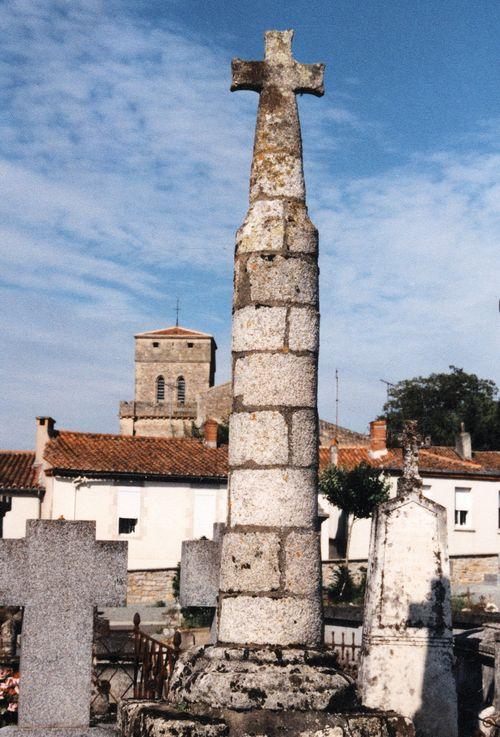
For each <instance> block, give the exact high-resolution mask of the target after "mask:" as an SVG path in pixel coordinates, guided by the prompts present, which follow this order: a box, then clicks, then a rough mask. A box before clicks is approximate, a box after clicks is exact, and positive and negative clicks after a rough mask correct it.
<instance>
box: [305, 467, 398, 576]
mask: <svg viewBox="0 0 500 737" xmlns="http://www.w3.org/2000/svg"><path fill="white" fill-rule="evenodd" d="M319 490H320V493H321V494H323V496H324V497H325V498H326V499H327V500H328V501H329V502H330V504H333V506H334V507H338V508H339V509H341V510H342V511H343V512H345V514H346V516H347V531H346V550H345V561H346V566H347V564H348V562H349V545H350V542H351V535H352V528H353V526H354V523H355V522H356V520H358V519H361V518H367V517H371V516H372V514H373V512H374V511H375V508H376V507H377V506H378V505H379V504H381V503H382V502H386V501H387V500H388V499H389V490H390V484H389V481H388V479H387V477H386V476H384V475H383V474H382V473H381V472H380V469H378V468H372V467H371V466H369V465H368V464H367V463H360V464H359V465H357V466H355V467H354V468H352V469H348V468H343V467H342V466H327V467H326V468H325V469H324V471H322V472H321V474H320V477H319Z"/></svg>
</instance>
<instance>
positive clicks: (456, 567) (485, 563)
mask: <svg viewBox="0 0 500 737" xmlns="http://www.w3.org/2000/svg"><path fill="white" fill-rule="evenodd" d="M342 563H343V561H341V560H326V561H323V563H322V569H323V587H324V588H327V587H328V586H329V585H330V583H332V580H333V576H334V573H335V571H336V570H337V569H338V568H339V566H341V565H342ZM499 565H500V562H499V556H498V555H453V556H450V568H451V587H452V589H454V588H456V587H458V586H467V585H468V584H480V583H485V582H488V578H486V577H487V576H488V577H491V576H499V581H500V570H499ZM367 566H368V561H367V560H351V561H349V570H350V572H351V573H352V575H353V577H354V580H355V582H356V583H359V580H360V577H361V574H362V572H363V571H366V569H367ZM490 582H491V579H490Z"/></svg>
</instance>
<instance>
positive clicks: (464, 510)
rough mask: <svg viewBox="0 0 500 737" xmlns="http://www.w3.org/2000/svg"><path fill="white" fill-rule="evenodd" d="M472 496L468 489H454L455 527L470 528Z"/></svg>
mask: <svg viewBox="0 0 500 737" xmlns="http://www.w3.org/2000/svg"><path fill="white" fill-rule="evenodd" d="M471 511H472V494H471V490H470V489H465V488H463V487H456V488H455V527H470V524H471Z"/></svg>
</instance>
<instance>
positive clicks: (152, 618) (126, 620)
mask: <svg viewBox="0 0 500 737" xmlns="http://www.w3.org/2000/svg"><path fill="white" fill-rule="evenodd" d="M170 610H171V607H168V606H165V607H160V606H138V605H134V606H124V607H107V608H103V609H99V611H100V612H103V616H104V617H106V619H109V621H110V624H111V626H113V627H125V626H127V625H128V626H130V627H132V625H133V621H134V614H135V613H136V612H138V613H139V615H140V617H141V627H149V626H151V625H154V626H163V627H166V626H168V624H169V619H170V618H171V614H170Z"/></svg>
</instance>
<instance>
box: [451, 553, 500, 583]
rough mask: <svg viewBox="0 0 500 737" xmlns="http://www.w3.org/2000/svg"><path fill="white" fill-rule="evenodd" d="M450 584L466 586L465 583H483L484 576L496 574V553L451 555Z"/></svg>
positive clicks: (497, 568) (497, 564)
mask: <svg viewBox="0 0 500 737" xmlns="http://www.w3.org/2000/svg"><path fill="white" fill-rule="evenodd" d="M450 567H451V585H452V587H453V586H466V585H467V584H473V583H483V582H485V580H486V581H487V580H488V579H485V576H498V574H499V556H498V555H463V556H451V557H450Z"/></svg>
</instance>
